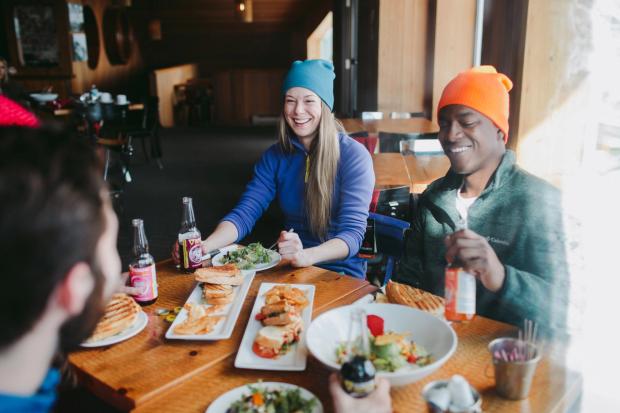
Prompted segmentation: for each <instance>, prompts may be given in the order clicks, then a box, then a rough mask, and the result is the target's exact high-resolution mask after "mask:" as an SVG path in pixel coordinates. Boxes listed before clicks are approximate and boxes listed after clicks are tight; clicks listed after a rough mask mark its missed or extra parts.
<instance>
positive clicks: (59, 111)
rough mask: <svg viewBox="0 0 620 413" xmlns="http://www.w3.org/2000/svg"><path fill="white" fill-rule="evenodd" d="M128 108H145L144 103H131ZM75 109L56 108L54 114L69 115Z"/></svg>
mask: <svg viewBox="0 0 620 413" xmlns="http://www.w3.org/2000/svg"><path fill="white" fill-rule="evenodd" d="M127 108H128V109H129V110H143V109H144V103H130V104H129V105H128V106H127ZM73 111H74V108H62V109H54V116H68V115H71V114H72V113H73Z"/></svg>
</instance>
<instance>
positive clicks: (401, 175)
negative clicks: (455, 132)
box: [372, 153, 450, 194]
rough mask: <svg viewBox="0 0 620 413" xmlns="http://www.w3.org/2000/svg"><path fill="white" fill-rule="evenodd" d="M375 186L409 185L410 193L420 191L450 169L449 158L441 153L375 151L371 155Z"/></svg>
mask: <svg viewBox="0 0 620 413" xmlns="http://www.w3.org/2000/svg"><path fill="white" fill-rule="evenodd" d="M372 164H373V168H374V171H375V188H376V189H385V188H394V187H399V186H409V187H410V192H411V193H416V194H419V193H422V192H424V190H425V189H426V187H427V186H428V184H430V183H431V182H433V181H434V180H436V179H439V178H441V177H442V176H444V175H445V174H446V172H448V169H450V160H449V159H448V157H447V156H445V155H443V154H437V155H402V154H400V153H377V154H373V155H372Z"/></svg>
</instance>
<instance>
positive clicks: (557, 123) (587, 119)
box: [517, 0, 598, 184]
mask: <svg viewBox="0 0 620 413" xmlns="http://www.w3.org/2000/svg"><path fill="white" fill-rule="evenodd" d="M592 7H593V5H592V4H589V5H585V4H582V2H580V1H578V0H569V1H566V0H529V6H528V10H527V32H526V38H525V53H524V62H523V75H522V92H521V101H520V108H519V109H520V110H519V126H518V128H519V139H518V142H517V144H518V146H517V155H518V159H519V163H520V164H521V165H522V166H523V167H525V168H526V169H527V170H529V171H530V172H532V173H534V174H536V175H539V176H541V177H543V178H546V179H547V180H550V181H552V182H554V183H556V184H561V183H562V179H563V177H564V176H567V175H570V174H571V173H574V171H576V170H577V169H578V168H579V166H580V165H581V162H582V157H583V154H584V151H585V150H586V149H587V148H589V147H594V145H595V143H596V133H595V131H596V130H597V128H598V124H597V119H596V116H591V115H590V113H589V112H588V108H590V107H593V105H594V102H593V101H592V99H594V94H593V92H592V90H593V88H594V87H595V84H594V83H595V81H594V79H593V78H592V77H593V75H592V73H591V70H590V68H588V66H587V65H588V62H589V59H588V58H589V55H590V53H591V48H592V31H591V30H588V27H590V25H591V24H592V22H591V21H590V19H591V15H590V13H591V11H592V10H591V9H592Z"/></svg>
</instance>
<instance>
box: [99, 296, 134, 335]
mask: <svg viewBox="0 0 620 413" xmlns="http://www.w3.org/2000/svg"><path fill="white" fill-rule="evenodd" d="M141 312H142V308H140V306H139V305H138V304H137V303H136V302H135V301H134V299H133V298H131V297H130V296H128V295H127V294H114V295H113V296H112V299H111V300H110V302H109V303H108V305H107V306H106V308H105V314H104V315H103V318H101V320H99V323H98V324H97V327H96V328H95V331H94V332H93V334H92V335H91V337H90V338H89V339H88V340H87V341H88V342H93V341H100V340H103V339H106V338H108V337H112V336H114V335H116V334H119V333H121V332H123V331H125V330H126V329H128V328H129V327H131V326H132V325H133V324H134V323H135V321H136V319H137V318H138V315H139V314H140V313H141Z"/></svg>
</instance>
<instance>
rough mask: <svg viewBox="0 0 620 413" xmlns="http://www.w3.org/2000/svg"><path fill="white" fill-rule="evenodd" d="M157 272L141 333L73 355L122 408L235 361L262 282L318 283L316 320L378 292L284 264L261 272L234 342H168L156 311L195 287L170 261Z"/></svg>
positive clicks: (87, 379) (79, 368)
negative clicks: (155, 295)
mask: <svg viewBox="0 0 620 413" xmlns="http://www.w3.org/2000/svg"><path fill="white" fill-rule="evenodd" d="M157 271H158V272H157V277H158V284H159V298H158V300H157V302H156V303H154V304H152V305H150V306H148V307H144V310H145V312H146V313H147V314H148V317H149V322H148V325H147V327H146V328H145V329H144V330H143V331H142V332H141V333H140V334H138V335H137V336H135V337H134V338H131V339H129V340H127V341H124V342H122V343H119V344H116V345H113V346H109V347H101V348H94V349H84V350H80V351H77V352H74V353H72V354H71V355H70V357H69V362H70V363H71V365H72V366H73V367H74V368H75V370H76V373H77V375H78V378H79V380H80V382H81V383H82V384H83V385H84V387H86V388H87V389H88V390H89V391H91V392H92V393H94V394H95V395H97V396H98V397H100V398H102V399H103V400H105V401H107V402H108V403H110V404H112V405H113V406H115V407H117V408H119V409H121V410H130V409H133V408H135V407H136V406H141V405H143V404H144V403H146V402H147V401H149V400H151V399H153V398H154V397H155V396H158V395H160V394H162V393H165V392H167V391H169V390H171V389H173V388H174V387H175V386H178V385H180V384H182V383H184V382H187V381H191V380H192V378H193V377H194V376H196V375H197V374H199V373H202V372H205V371H208V370H210V369H213V368H220V367H221V366H222V365H223V364H225V363H227V362H228V361H229V360H230V358H231V357H232V358H233V359H234V354H235V353H236V351H237V349H238V347H239V344H240V342H241V338H242V336H243V332H244V330H245V326H246V324H247V322H248V317H249V314H250V311H251V308H252V306H253V304H254V300H255V299H256V295H257V292H258V288H259V286H260V284H261V283H262V282H281V283H291V284H313V285H315V287H316V292H315V297H314V304H313V317H315V316H317V315H318V314H320V313H321V312H323V311H325V310H327V309H330V308H333V307H337V306H340V305H345V304H349V303H352V302H354V301H355V300H357V299H359V298H361V297H363V296H365V295H367V294H369V293H370V292H372V291H374V290H376V287H374V286H372V285H370V284H369V283H368V282H366V281H363V280H358V279H355V278H352V277H348V276H344V275H340V274H337V273H334V272H331V271H327V270H324V269H321V268H318V267H309V268H303V269H297V268H291V267H288V266H279V267H276V268H275V269H272V270H268V271H264V272H260V273H257V275H256V277H255V279H254V281H253V283H252V286H251V288H250V290H249V292H248V295H247V298H246V300H245V302H244V304H243V307H242V309H241V313H240V315H239V318H238V320H237V323H236V325H235V328H234V330H233V333H232V336H231V337H230V338H229V339H227V340H220V341H185V340H167V339H165V337H164V335H165V333H166V331H167V329H168V327H169V326H170V324H169V323H168V322H166V321H165V320H164V319H163V318H162V317H160V316H158V315H156V314H155V311H156V309H158V308H167V309H173V308H174V307H177V306H182V305H183V304H184V303H185V301H186V300H187V297H188V296H189V294H190V293H191V291H192V290H193V288H194V286H195V285H196V283H195V281H194V277H193V275H187V274H182V273H180V272H179V271H178V270H176V269H175V268H174V266H173V264H172V262H171V261H165V262H162V263H159V264H158V265H157Z"/></svg>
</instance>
